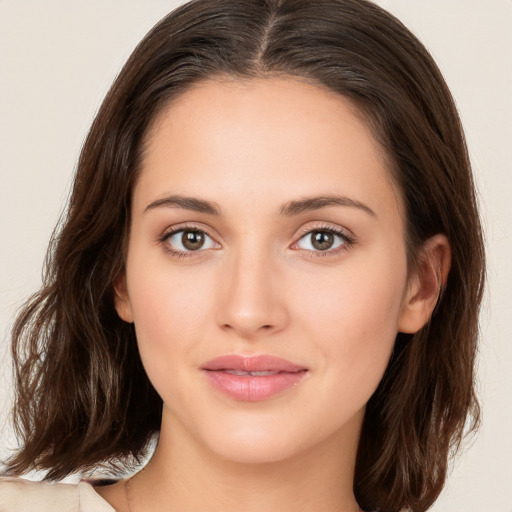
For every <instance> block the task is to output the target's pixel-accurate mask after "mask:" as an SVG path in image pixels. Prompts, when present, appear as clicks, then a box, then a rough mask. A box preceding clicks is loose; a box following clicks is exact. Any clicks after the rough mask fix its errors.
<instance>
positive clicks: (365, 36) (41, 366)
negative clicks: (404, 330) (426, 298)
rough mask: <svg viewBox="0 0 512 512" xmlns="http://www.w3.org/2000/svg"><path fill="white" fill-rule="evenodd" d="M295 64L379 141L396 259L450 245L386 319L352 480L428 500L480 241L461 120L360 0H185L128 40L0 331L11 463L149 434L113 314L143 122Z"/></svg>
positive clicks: (406, 502) (136, 375)
mask: <svg viewBox="0 0 512 512" xmlns="http://www.w3.org/2000/svg"><path fill="white" fill-rule="evenodd" d="M218 76H229V77H234V78H239V79H251V78H254V77H258V78H261V77H273V76H293V77H300V78H302V79H306V80H308V81H311V82H313V83H316V84H319V85H321V86H324V87H327V88H328V89H329V90H332V91H334V92H336V93H338V94H340V95H341V96H343V97H345V98H348V99H349V100H350V101H351V102H352V103H353V104H354V105H355V106H356V107H357V108H358V109H359V111H360V112H361V114H362V115H363V116H364V118H365V119H366V121H367V123H368V125H369V126H370V127H371V129H372V131H373V133H374V135H375V137H376V138H377V139H378V141H379V143H380V144H381V145H382V147H383V148H384V150H385V153H386V155H387V158H388V162H389V172H390V174H391V176H392V178H393V180H394V182H395V183H396V185H397V186H398V188H399V190H400V191H401V193H402V196H403V198H404V203H405V223H406V245H407V252H408V264H409V265H411V266H413V265H415V262H416V256H417V254H418V249H419V248H420V247H421V245H422V243H423V242H425V241H426V240H427V239H428V238H429V237H431V236H432V235H434V234H436V233H443V234H445V235H446V236H447V238H448V240H449V242H450V245H451V250H452V267H451V271H450V274H449V278H448V282H447V285H446V287H445V289H444V290H443V293H442V295H441V297H440V299H439V302H438V304H437V306H436V309H435V311H434V313H433V315H432V318H431V320H430V322H429V323H428V325H427V326H425V328H423V329H422V330H421V331H419V332H418V333H417V334H414V335H404V334H399V335H398V336H397V339H396V343H395V348H394V351H393V355H392V358H391V360H390V362H389V365H388V368H387V370H386V372H385V375H384V377H383V380H382V382H381V383H380V385H379V387H378V389H377V390H376V392H375V393H374V395H373V396H372V397H371V399H370V401H369V403H368V404H367V408H366V415H365V419H364V423H363V428H362V433H361V439H360V444H359V450H358V454H357V461H356V473H355V482H354V490H355V494H356V498H357V499H358V501H359V503H360V505H361V506H362V507H363V508H375V507H378V508H379V509H380V510H381V511H383V512H386V511H389V512H391V511H398V510H401V509H403V508H405V509H408V510H412V511H415V512H420V511H424V510H427V509H428V508H429V507H430V506H431V504H432V503H433V502H434V501H435V499H436V498H437V496H438V494H439V492H440V491H441V489H442V487H443V484H444V481H445V477H446V472H447V464H448V460H449V456H450V454H452V453H453V452H454V451H455V450H456V449H457V447H458V446H459V444H460V441H461V439H462V437H463V434H464V432H465V431H467V430H471V429H472V428H475V427H476V426H477V424H478V417H479V409H478V403H477V400H476V398H475V391H474V362H475V353H476V343H477V335H478V311H479V306H480V302H481V298H482V290H483V282H484V249H483V242H482V232H481V225H480V221H479V216H478V211H477V205H476V199H475V191H474V184H473V179H472V173H471V168H470V162H469V158H468V153H467V150H466V145H465V140H464V134H463V131H462V127H461V124H460V121H459V117H458V114H457V110H456V108H455V105H454V102H453V100H452V97H451V95H450V92H449V90H448V88H447V86H446V84H445V82H444V80H443V78H442V76H441V73H440V72H439V70H438V68H437V66H436V65H435V63H434V61H433V60H432V58H431V57H430V55H429V53H428V52H427V51H426V49H425V48H424V47H423V46H422V44H421V43H420V42H419V41H418V40H417V39H416V38H415V37H414V36H413V35H412V34H411V33H410V32H409V31H408V30H407V29H406V28H405V27H404V26H403V25H402V24H401V23H400V22H399V21H398V20H396V19H395V18H394V17H393V16H391V15H390V14H388V13H387V12H386V11H384V10H382V9H381V8H379V7H377V6H376V5H374V4H373V3H371V2H369V1H366V0H238V1H236V2H233V1H232V0H193V1H192V2H189V3H187V4H185V5H183V6H181V7H179V8H178V9H176V10H175V11H173V12H171V13H170V14H169V15H168V16H167V17H165V18H164V19H163V20H162V21H160V22H159V23H158V24H157V25H156V26H155V27H154V28H153V29H152V30H151V31H150V32H149V34H148V35H147V36H146V37H145V38H144V39H143V40H142V42H141V43H140V44H139V45H138V46H137V48H136V49H135V51H134V52H133V54H132V55H131V57H130V58H129V60H128V62H127V63H126V65H125V66H124V68H123V70H122V71H121V73H120V74H119V76H118V78H117V79H116V81H115V83H114V84H113V86H112V88H111V89H110V91H109V93H108V95H107V97H106V98H105V100H104V102H103V104H102V106H101V108H100V110H99V112H98V114H97V116H96V119H95V120H94V123H93V125H92V127H91V130H90V132H89V134H88V136H87V139H86V142H85V144H84V147H83V150H82V153H81V155H80V159H79V162H78V166H77V171H76V176H75V179H74V186H73V190H72V195H71V198H70V203H69V207H68V210H67V212H66V213H65V215H64V217H63V221H62V223H61V225H60V226H58V228H57V229H56V231H55V233H54V235H53V237H52V240H51V243H50V247H49V250H48V256H47V260H46V266H45V279H44V282H43V285H42V288H41V290H40V291H39V292H38V293H37V294H36V295H34V296H33V297H32V298H31V299H30V300H29V301H28V302H27V304H26V305H25V307H24V308H23V310H22V311H21V312H20V314H19V316H18V318H17V320H16V322H15V325H14V327H13V331H12V343H13V345H12V347H13V349H12V350H13V356H14V361H15V372H16V402H15V408H14V418H15V425H16V427H17V433H18V435H19V438H20V441H21V444H20V449H19V450H18V451H17V452H16V453H15V454H14V455H13V456H12V457H11V459H10V460H9V461H8V466H7V467H8V473H9V474H13V475H16V474H22V473H23V472H25V471H27V470H30V469H33V468H38V469H45V470H48V473H47V478H48V479H58V478H62V477H64V476H65V475H68V474H69V473H71V472H76V471H83V470H87V469H91V468H93V467H95V466H96V465H98V464H100V463H105V462H107V463H111V464H117V465H121V467H123V466H122V465H123V463H124V464H125V465H126V464H129V461H133V457H135V458H136V459H138V458H139V457H140V456H141V455H142V454H144V452H145V450H146V449H147V445H148V441H149V439H150V438H151V437H152V436H153V435H154V434H155V433H157V432H158V430H159V428H160V421H161V410H162V402H161V399H160V397H159V396H158V395H157V393H156V391H155V390H154V388H153V387H152V385H151V383H150V382H149V380H148V378H147V376H146V374H145V372H144V369H143V367H142V364H141V361H140V358H139V355H138V350H137V344H136V338H135V333H134V329H133V326H132V325H129V324H126V323H124V322H123V321H122V320H120V318H119V317H118V316H117V314H116V311H115V309H114V304H113V294H114V290H113V282H114V280H115V279H116V276H118V275H119V273H120V272H121V271H122V269H123V253H124V247H125V243H126V239H127V232H128V227H129V224H130V202H131V194H132V190H133V186H134V184H135V182H136V180H137V173H138V172H139V167H140V159H141V151H142V145H143V140H144V136H145V134H146V133H147V131H148V127H149V126H150V124H151V122H152V121H153V120H154V119H155V117H156V116H157V115H158V113H159V112H160V111H161V110H162V109H163V108H164V107H165V106H166V105H168V104H169V102H171V101H172V100H173V99H174V98H176V97H178V96H179V94H181V93H183V92H185V91H186V90H188V89H189V88H190V87H191V86H192V85H193V84H195V83H197V82H199V81H201V80H205V79H211V78H215V77H218Z"/></svg>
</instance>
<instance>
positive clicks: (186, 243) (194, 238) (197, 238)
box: [181, 231, 204, 251]
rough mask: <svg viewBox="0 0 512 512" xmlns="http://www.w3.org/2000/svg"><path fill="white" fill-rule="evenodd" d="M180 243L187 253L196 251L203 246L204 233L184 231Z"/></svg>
mask: <svg viewBox="0 0 512 512" xmlns="http://www.w3.org/2000/svg"><path fill="white" fill-rule="evenodd" d="M181 243H182V244H183V247H185V249H188V250H189V251H197V250H198V249H201V247H202V246H203V245H204V233H201V232H200V231H184V232H183V235H182V236H181Z"/></svg>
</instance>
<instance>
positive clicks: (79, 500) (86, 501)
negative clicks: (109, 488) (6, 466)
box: [0, 478, 115, 512]
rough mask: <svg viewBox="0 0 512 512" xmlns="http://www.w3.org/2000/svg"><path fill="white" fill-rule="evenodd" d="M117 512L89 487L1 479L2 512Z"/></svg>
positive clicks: (86, 485)
mask: <svg viewBox="0 0 512 512" xmlns="http://www.w3.org/2000/svg"><path fill="white" fill-rule="evenodd" d="M55 510H58V511H59V512H115V510H114V509H113V508H112V507H111V506H110V505H109V504H108V503H107V502H106V501H105V500H103V499H102V498H101V497H100V496H99V495H98V494H97V493H96V491H95V490H94V488H93V487H92V486H91V485H90V484H88V483H86V482H80V483H79V484H54V483H48V482H31V481H29V480H24V479H22V478H0V512H46V511H48V512H50V511H51V512H54V511H55Z"/></svg>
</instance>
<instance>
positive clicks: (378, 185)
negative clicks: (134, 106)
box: [134, 78, 400, 210]
mask: <svg viewBox="0 0 512 512" xmlns="http://www.w3.org/2000/svg"><path fill="white" fill-rule="evenodd" d="M334 188H335V189H336V192H339V193H342V194H344V195H347V194H350V195H352V196H354V198H355V199H357V198H359V199H361V200H363V199H364V198H366V199H369V198H371V200H372V202H373V203H374V206H376V208H377V209H389V208H392V209H395V210H396V209H400V199H399V194H398V193H397V191H396V190H395V187H394V185H393V183H392V180H391V177H390V173H389V171H388V166H387V163H386V156H385V154H384V151H383V150H382V148H381V146H380V145H379V143H378V142H377V141H376V139H375V138H374V137H373V135H372V132H371V130H370V128H369V127H368V125H367V123H366V122H365V121H364V118H363V116H362V114H361V113H360V112H359V111H358V109H357V108H356V107H355V106H354V105H353V104H352V103H351V102H350V101H349V100H347V99H346V98H344V97H342V96H341V95H339V94H336V93H334V92H332V91H330V90H328V89H326V88H324V87H321V86H318V85H314V84H311V83H306V82H303V81H299V80H297V79H293V78H265V79H252V80H243V81H242V80H234V79H224V80H208V81H203V82H200V83H198V84H197V85H195V86H194V87H193V88H191V89H189V90H188V91H186V92H185V93H183V94H182V95H180V96H179V97H178V98H177V99H175V100H173V101H172V103H171V104H170V105H168V106H167V107H166V108H165V109H164V110H163V111H162V112H161V113H160V114H159V115H158V116H157V118H156V120H155V122H154V123H153V125H152V127H151V129H150V130H149V132H148V135H147V137H146V142H145V148H144V153H143V159H142V168H141V174H140V177H139V182H138V183H137V186H136V189H135V194H134V196H135V198H136V199H138V200H141V201H146V202H147V201H150V200H154V199H157V198H158V196H159V195H162V196H163V195H165V194H170V193H183V194H192V193H193V195H201V196H204V197H205V198H207V199H212V200H213V201H215V200H216V199H217V197H218V198H219V199H220V200H223V199H226V198H234V197H240V195H241V194H242V195H243V196H246V197H245V199H248V198H249V197H254V198H258V197H259V198H260V199H265V202H264V203H262V204H261V205H260V207H261V206H263V204H266V203H268V202H270V201H271V200H273V199H274V198H275V199H276V201H277V200H280V201H281V202H284V201H286V200H287V199H289V198H288V197H285V196H304V195H305V194H306V193H308V194H309V193H318V194H327V193H332V192H333V189H334ZM214 196H217V197H214Z"/></svg>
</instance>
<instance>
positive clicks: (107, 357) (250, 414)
mask: <svg viewBox="0 0 512 512" xmlns="http://www.w3.org/2000/svg"><path fill="white" fill-rule="evenodd" d="M455 192H456V193H455ZM50 254H51V259H50V261H49V266H48V273H47V279H46V282H45V284H44V287H43V288H42V290H41V291H40V293H39V295H38V296H36V297H35V298H34V299H33V301H32V302H31V303H30V304H28V305H27V307H26V308H25V309H24V311H23V312H22V313H21V315H20V317H19V318H18V320H17V323H16V325H15V327H14V331H13V343H14V353H15V359H16V364H17V393H18V395H17V402H16V409H15V415H16V420H17V425H18V428H19V432H20V434H21V439H22V445H21V448H20V450H19V451H18V452H17V453H16V454H15V455H14V456H13V457H12V459H11V460H10V461H9V463H8V474H9V475H11V476H17V475H21V474H23V473H24V472H26V471H27V470H30V469H33V468H34V467H37V468H38V469H46V470H48V475H47V478H48V479H50V480H56V479H60V478H62V477H64V476H66V475H68V474H70V473H73V472H77V471H81V472H83V471H87V470H91V469H94V468H96V467H98V466H99V465H101V464H104V463H109V464H112V465H114V467H117V468H119V466H120V465H123V464H124V466H125V467H126V468H128V469H129V468H133V467H134V465H135V462H136V461H138V460H139V459H140V457H142V456H143V455H144V454H145V453H146V451H147V450H148V443H149V442H150V440H151V439H152V438H153V437H154V436H155V434H158V443H157V446H156V449H155V452H154V454H153V456H152V458H151V460H150V462H149V463H148V464H147V465H146V466H145V468H144V470H143V471H141V472H139V473H138V474H137V475H136V476H134V477H132V478H128V479H122V480H117V481H115V482H113V483H111V485H100V482H96V483H95V486H94V487H93V486H91V485H90V484H87V483H85V482H82V483H81V484H80V485H79V486H78V487H76V488H75V487H71V488H69V487H62V486H51V487H48V486H45V485H42V484H26V483H23V481H21V480H12V479H10V480H6V481H4V482H3V483H2V484H1V485H2V487H0V490H1V491H2V493H0V494H3V496H7V498H0V500H1V499H4V500H8V501H6V504H5V505H3V506H4V509H6V510H9V508H8V507H9V506H10V507H11V509H13V508H12V505H10V503H13V502H14V503H16V506H20V505H19V504H20V503H22V502H24V503H25V505H24V506H26V507H28V508H30V507H32V509H33V506H34V501H33V500H36V501H35V502H36V503H37V505H38V506H41V502H43V501H44V500H46V499H47V498H42V496H43V495H44V494H46V495H49V496H50V497H49V498H48V500H49V501H48V502H49V503H51V506H53V507H55V500H62V501H61V502H59V507H60V508H59V509H60V510H66V509H67V508H69V510H78V508H77V507H78V506H80V507H81V510H89V509H92V510H102V509H104V510H111V509H112V508H113V509H115V510H117V511H118V512H124V511H128V512H143V511H145V510H155V511H158V510H217V509H220V508H222V509H223V510H226V509H228V510H229V509H236V510H253V509H258V510H261V509H267V510H280V511H284V510H289V509H292V508H293V509H294V510H326V511H328V510H333V511H338V510H343V511H345V510H346V511H349V510H350V511H352V510H381V511H396V510H401V509H409V510H414V511H421V510H427V509H428V508H429V507H430V505H431V504H432V503H433V502H434V501H435V499H436V497H437V496H438V494H439V492H440V491H441V489H442V486H443V483H444V480H445V476H446V467H447V459H448V454H449V452H450V450H451V449H452V448H453V447H456V446H457V445H458V443H459V442H460V440H461V437H462V430H463V427H464V425H465V424H466V423H467V422H469V424H470V425H473V426H476V423H477V421H478V405H477V402H476V400H475V396H474V388H473V363H474V355H475V344H476V334H477V316H478V308H479V304H480V300H481V294H482V284H483V248H482V237H481V228H480V223H479V219H478V213H477V209H476V205H475V196H474V189H473V183H472V177H471V171H470V166H469V161H468V157H467V153H466V149H465V144H464V137H463V134H462V129H461V127H460V123H459V120H458V116H457V113H456V110H455V107H454V105H453V101H452V99H451V96H450V94H449V91H448V90H447V88H446V85H445V83H444V81H443V79H442V77H441V75H440V73H439V71H438V69H437V68H436V66H435V64H434V63H433V61H432V59H431V58H430V56H429V55H428V53H427V52H426V50H425V49H424V48H423V47H422V46H421V44H420V43H419V42H418V41H417V40H416V39H415V38H414V37H413V36H412V35H411V34H410V33H409V32H408V31H407V30H406V29H405V28H404V27H403V26H402V25H401V24H400V23H399V22H398V21H397V20H395V19H394V18H392V17H391V16H390V15H388V14H387V13H385V12H384V11H382V10H381V9H380V8H378V7H376V6H375V5H373V4H371V3H368V2H365V1H362V0H343V1H342V0H339V1H333V0H325V1H321V2H314V3H313V2H308V1H293V2H292V1H281V2H279V1H266V2H265V1H254V0H251V1H249V0H245V1H242V2H235V3H233V2H229V1H220V0H201V1H195V2H191V3H189V4H186V5H185V6H183V7H181V8H179V9H177V10H176V11H174V12H173V13H171V14H170V15H169V16H168V17H166V18H165V19H164V20H162V22H160V23H159V24H158V25H157V26H156V27H155V28H154V29H153V30H152V31H151V32H150V33H149V34H148V36H146V38H145V39H144V40H143V41H142V42H141V44H140V45H139V46H138V48H137V49H136V50H135V52H134V53H133V55H132V56H131V58H130V59H129V61H128V63H127V64H126V66H125V68H124V69H123V71H122V72H121V74H120V75H119V77H118V79H117V80H116V82H115V84H114V85H113V87H112V89H111V91H110V93H109V94H108V96H107V98H106V99H105V101H104V103H103V106H102V108H101V109H100V112H99V113H98V116H97V118H96V120H95V122H94V124H93V126H92V128H91V131H90V133H89V136H88V138H87V141H86V144H85V146H84V149H83V152H82V155H81V158H80V162H79V166H78V170H77V174H76V177H75V182H74V189H73V193H72V197H71V200H70V206H69V211H68V213H67V218H66V220H65V222H64V224H63V226H62V229H61V230H60V232H58V234H57V235H56V237H55V239H54V241H53V245H52V249H51V253H50ZM79 497H80V498H79ZM79 499H80V500H82V502H81V505H78V501H79ZM31 500H32V501H31ZM52 500H53V501H52ZM1 503H2V502H1V501H0V504H1ZM66 507H67V508H66ZM73 507H74V508H73ZM88 507H89V508H88ZM18 509H19V508H16V510H18ZM0 510H2V509H1V508H0Z"/></svg>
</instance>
